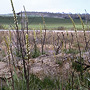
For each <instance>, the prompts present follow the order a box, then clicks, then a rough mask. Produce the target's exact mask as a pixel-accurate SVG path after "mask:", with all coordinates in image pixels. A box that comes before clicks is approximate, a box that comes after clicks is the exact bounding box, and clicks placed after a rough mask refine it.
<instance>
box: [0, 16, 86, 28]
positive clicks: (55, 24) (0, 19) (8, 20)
mask: <svg viewBox="0 0 90 90" xmlns="http://www.w3.org/2000/svg"><path fill="white" fill-rule="evenodd" d="M17 19H18V23H19V25H18V26H19V29H20V23H21V18H20V17H19V16H17ZM44 19H45V23H46V25H47V29H50V30H52V29H54V30H60V29H71V28H73V26H72V23H71V21H70V19H60V18H47V17H44ZM74 21H75V23H76V27H77V29H79V30H81V29H82V25H81V22H80V20H78V19H74ZM0 23H1V24H2V25H5V26H6V27H7V28H8V26H7V25H9V24H12V25H13V24H14V20H13V16H0ZM28 23H30V25H28V27H29V29H32V30H33V28H35V29H40V26H39V24H40V23H41V25H42V26H43V22H42V17H28ZM85 28H86V27H85ZM42 29H44V28H42Z"/></svg>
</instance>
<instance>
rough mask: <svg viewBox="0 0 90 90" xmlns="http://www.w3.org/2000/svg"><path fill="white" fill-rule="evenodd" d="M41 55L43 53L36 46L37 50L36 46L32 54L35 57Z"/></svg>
mask: <svg viewBox="0 0 90 90" xmlns="http://www.w3.org/2000/svg"><path fill="white" fill-rule="evenodd" d="M40 55H41V53H40V50H39V49H38V48H36V50H35V48H34V49H33V51H32V52H31V56H32V57H33V58H36V57H38V56H40Z"/></svg>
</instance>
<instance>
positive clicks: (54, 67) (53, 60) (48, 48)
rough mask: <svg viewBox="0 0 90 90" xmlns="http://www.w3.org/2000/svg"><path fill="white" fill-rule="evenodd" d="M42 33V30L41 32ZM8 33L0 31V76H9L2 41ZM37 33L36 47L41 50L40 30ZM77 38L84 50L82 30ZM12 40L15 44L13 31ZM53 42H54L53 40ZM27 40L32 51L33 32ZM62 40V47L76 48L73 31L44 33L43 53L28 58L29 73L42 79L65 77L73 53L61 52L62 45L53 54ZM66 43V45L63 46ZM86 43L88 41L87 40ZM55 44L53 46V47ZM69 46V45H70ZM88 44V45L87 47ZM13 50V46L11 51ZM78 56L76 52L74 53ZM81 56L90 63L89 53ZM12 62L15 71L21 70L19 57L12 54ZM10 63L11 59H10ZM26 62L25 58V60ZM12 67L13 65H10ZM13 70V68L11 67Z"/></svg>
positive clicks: (67, 73)
mask: <svg viewBox="0 0 90 90" xmlns="http://www.w3.org/2000/svg"><path fill="white" fill-rule="evenodd" d="M43 34H44V32H43ZM6 35H8V36H9V32H4V31H2V32H1V33H0V60H1V62H0V78H10V77H11V75H10V66H9V65H8V56H7V49H6V46H5V42H4V36H6ZM36 35H37V39H36V42H37V47H38V49H39V50H40V51H41V37H40V32H36ZM63 35H64V37H63ZM86 35H87V40H88V41H89V36H90V34H89V33H86ZM78 38H79V39H78V40H79V42H80V47H81V50H82V51H83V50H84V47H85V42H84V36H83V32H79V33H78ZM12 40H13V42H12V43H13V45H14V44H15V40H16V38H15V33H14V32H13V33H12ZM53 40H54V41H55V42H54V41H53ZM29 41H30V50H31V52H32V50H33V49H32V48H33V47H34V46H33V44H34V42H33V32H31V33H29ZM62 41H63V43H64V45H63V49H69V48H74V49H77V50H78V46H77V42H76V36H75V33H74V32H73V33H71V32H69V33H68V32H64V33H62V32H51V31H50V32H47V33H46V39H45V46H44V51H45V54H44V55H40V56H39V57H37V58H31V59H29V71H30V73H33V74H35V75H37V76H38V77H39V78H40V79H43V78H44V77H45V76H52V77H55V76H60V77H63V76H64V78H67V77H68V75H69V73H70V72H71V71H72V67H71V66H72V63H71V60H72V59H73V54H66V53H64V52H62V47H61V48H60V50H59V52H58V54H57V55H55V49H57V47H58V42H59V43H61V42H62ZM65 44H66V47H65ZM88 45H90V44H89V42H88ZM54 46H55V48H54ZM70 46H71V47H70ZM89 47H90V46H88V49H89ZM14 51H15V49H14V46H13V52H14ZM75 56H78V53H77V54H76V55H75ZM82 57H83V58H84V60H86V61H85V62H86V63H88V64H90V53H89V51H88V52H83V53H82ZM14 60H15V61H14V62H15V65H16V66H15V68H16V71H17V73H20V72H22V68H23V66H22V59H21V58H20V57H17V56H16V55H14ZM11 64H12V61H11ZM26 64H27V60H26ZM11 67H12V69H13V66H12V65H11ZM13 70H14V69H13Z"/></svg>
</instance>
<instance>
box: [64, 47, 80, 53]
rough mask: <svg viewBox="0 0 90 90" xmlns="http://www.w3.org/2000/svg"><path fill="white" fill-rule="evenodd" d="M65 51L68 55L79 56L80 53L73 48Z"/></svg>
mask: <svg viewBox="0 0 90 90" xmlns="http://www.w3.org/2000/svg"><path fill="white" fill-rule="evenodd" d="M63 51H64V52H65V53H66V54H78V53H79V52H78V50H76V49H73V48H71V49H64V50H63Z"/></svg>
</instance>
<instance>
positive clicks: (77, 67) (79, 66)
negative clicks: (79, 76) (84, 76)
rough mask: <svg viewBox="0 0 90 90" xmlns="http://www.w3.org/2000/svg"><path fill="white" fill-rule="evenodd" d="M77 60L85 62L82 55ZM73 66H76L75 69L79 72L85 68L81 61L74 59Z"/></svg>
mask: <svg viewBox="0 0 90 90" xmlns="http://www.w3.org/2000/svg"><path fill="white" fill-rule="evenodd" d="M77 61H78V62H80V61H81V63H83V58H81V60H80V57H79V58H78V59H77ZM72 67H73V68H74V70H76V71H77V72H82V70H83V68H84V67H83V66H82V64H80V63H76V62H75V61H73V62H72Z"/></svg>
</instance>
